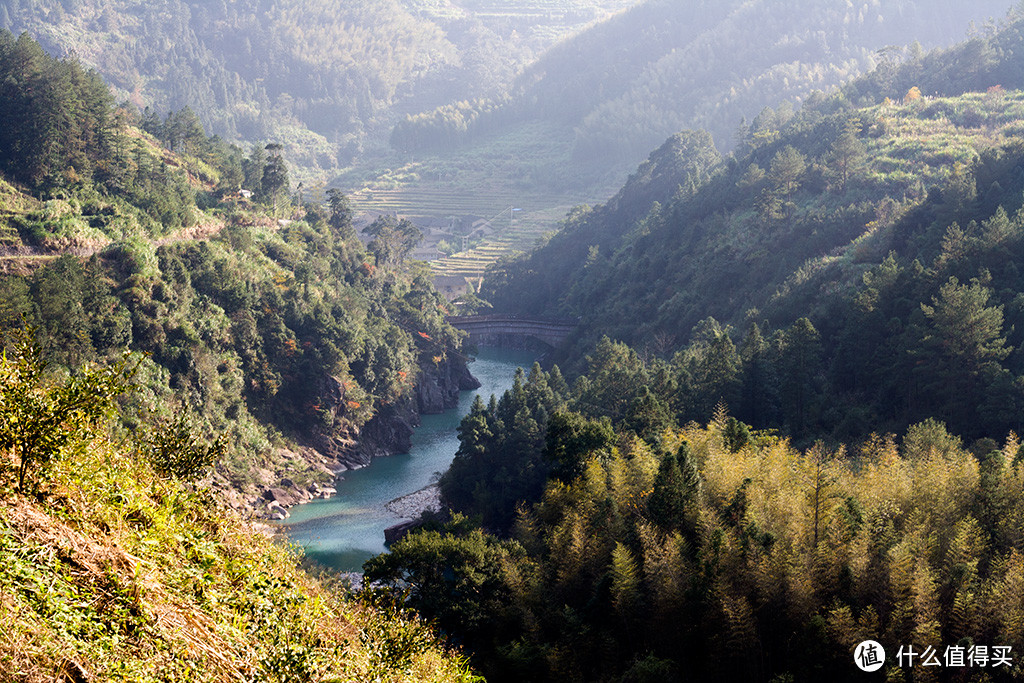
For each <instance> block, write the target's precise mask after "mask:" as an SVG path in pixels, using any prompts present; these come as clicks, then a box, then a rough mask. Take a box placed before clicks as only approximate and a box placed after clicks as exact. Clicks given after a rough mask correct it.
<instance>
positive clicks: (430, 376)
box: [416, 356, 480, 415]
mask: <svg viewBox="0 0 1024 683" xmlns="http://www.w3.org/2000/svg"><path fill="white" fill-rule="evenodd" d="M479 387H480V382H479V381H478V380H477V378H476V377H473V375H472V374H470V372H469V368H468V367H467V366H466V360H465V358H463V357H461V356H456V357H452V358H449V359H447V360H445V361H444V362H443V363H441V364H439V365H434V364H432V363H431V364H429V365H425V366H421V367H420V378H419V381H418V382H417V383H416V409H417V412H418V413H419V414H420V415H434V414H437V413H440V412H443V411H445V410H449V409H451V408H454V407H455V406H457V405H458V403H459V392H460V391H466V390H469V389H477V388H479Z"/></svg>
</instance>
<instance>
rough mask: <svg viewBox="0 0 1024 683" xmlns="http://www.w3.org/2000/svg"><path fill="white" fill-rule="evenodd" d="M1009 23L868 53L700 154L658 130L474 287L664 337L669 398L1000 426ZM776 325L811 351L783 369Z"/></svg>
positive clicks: (1012, 107)
mask: <svg viewBox="0 0 1024 683" xmlns="http://www.w3.org/2000/svg"><path fill="white" fill-rule="evenodd" d="M1022 29H1024V22H1022V20H1020V19H1015V20H1014V21H1013V22H1012V23H1010V24H1009V25H1007V26H1006V27H1004V28H1003V29H1002V30H1001V31H999V32H997V33H996V34H994V35H992V36H990V37H988V38H980V37H978V38H975V39H972V40H970V41H968V42H967V43H965V44H963V45H961V46H959V47H957V48H955V49H952V50H949V51H944V52H939V53H934V54H931V55H929V56H927V57H919V58H916V59H911V60H909V61H907V62H906V63H904V64H902V65H900V66H898V67H897V66H895V65H894V66H892V67H882V68H879V69H878V70H876V71H875V72H873V73H872V74H871V75H870V76H868V77H865V78H864V79H861V80H859V81H855V82H853V83H851V84H849V85H848V86H846V87H844V88H843V89H842V90H841V91H840V92H838V93H837V94H835V95H834V96H832V97H831V98H828V99H820V98H819V99H818V100H817V101H816V102H815V103H812V104H810V105H808V106H805V107H804V109H803V111H802V112H801V113H800V114H799V115H797V116H795V117H792V118H788V116H785V115H783V116H780V114H779V112H773V111H766V112H764V113H763V114H762V115H761V116H760V117H758V120H757V121H755V124H754V126H753V127H752V128H751V129H750V130H749V131H748V132H747V135H746V136H745V137H744V139H743V140H742V148H741V153H740V154H739V155H738V156H735V157H732V158H730V159H729V160H728V161H727V162H721V163H718V165H717V166H716V163H715V162H716V154H715V151H714V148H713V147H712V145H711V140H710V138H709V137H708V136H707V135H706V134H704V135H701V134H686V135H680V136H676V137H674V138H672V139H670V140H669V141H668V142H667V143H666V144H665V145H663V146H662V147H661V148H660V149H659V150H657V151H656V152H655V153H654V154H652V156H651V158H650V159H649V160H648V161H647V162H646V163H645V164H644V165H642V166H641V167H640V169H639V170H638V172H637V173H636V174H635V175H634V177H633V178H631V180H630V182H629V183H627V185H626V186H625V187H624V188H623V190H622V191H621V192H620V193H619V194H618V195H617V196H616V197H614V198H613V199H612V200H611V201H609V202H608V203H607V204H606V205H604V206H599V207H595V208H593V209H579V210H577V211H575V212H574V213H573V214H571V215H570V217H569V218H568V220H567V222H566V225H565V227H564V228H563V230H562V231H561V232H560V233H558V234H557V235H555V236H554V237H553V238H552V239H551V240H550V241H549V242H548V243H547V244H546V245H545V246H544V247H543V248H541V249H539V250H538V251H537V252H535V253H534V254H532V255H530V256H527V257H524V258H523V259H521V260H520V261H518V262H513V263H510V264H507V265H506V266H504V267H503V268H499V269H498V270H497V271H496V272H495V273H494V275H493V277H492V278H490V280H489V285H488V286H489V289H488V291H487V292H486V293H485V295H486V296H490V297H491V298H492V299H493V301H494V303H495V305H496V307H497V308H498V309H499V310H503V311H509V312H529V313H531V314H543V313H548V314H559V315H572V316H581V319H582V322H583V324H584V329H585V332H583V333H582V334H583V336H582V338H581V339H580V340H579V344H578V346H577V347H576V351H575V353H576V354H577V355H576V356H575V358H579V354H580V352H581V351H583V350H585V349H586V348H589V347H590V345H591V344H593V343H594V342H595V341H596V339H597V337H598V336H600V335H601V334H607V335H610V336H612V337H613V338H616V339H621V340H623V341H626V342H628V343H630V344H634V345H636V346H637V347H639V348H644V349H646V350H647V352H648V353H649V354H654V355H666V354H667V355H671V354H672V353H673V352H674V351H676V350H679V349H684V351H683V352H682V353H680V354H679V355H678V356H677V357H676V358H675V359H673V360H672V364H673V367H674V368H675V370H674V373H675V374H676V377H677V380H678V382H679V386H680V388H681V389H682V390H683V394H686V393H687V392H689V393H690V396H691V397H690V398H683V397H682V396H681V395H677V396H676V397H675V398H673V399H672V401H675V402H676V403H675V405H674V407H675V409H676V410H677V411H678V413H679V414H680V415H681V416H686V417H688V418H692V419H705V418H706V412H707V410H708V405H709V402H710V405H711V406H713V405H714V403H715V402H716V401H717V400H719V399H721V400H725V401H726V402H727V403H728V404H729V405H730V407H733V408H734V409H735V410H736V411H737V416H738V417H741V418H742V419H744V420H747V421H752V422H754V423H755V424H756V425H757V426H759V427H765V426H777V427H784V428H786V429H788V430H789V432H790V433H791V434H797V435H801V434H802V435H807V434H821V433H834V434H836V435H838V436H842V437H855V436H857V435H863V434H864V433H866V432H868V431H871V430H876V429H902V428H904V427H905V426H906V425H907V424H910V423H913V422H916V421H920V420H923V419H925V418H928V417H935V418H937V419H942V420H944V421H946V422H947V423H948V424H949V426H950V428H951V429H952V430H953V431H954V432H955V433H959V434H965V435H970V436H974V437H976V436H982V435H993V434H995V435H999V434H1005V432H1006V431H1007V430H1009V429H1014V430H1017V431H1019V430H1020V429H1021V428H1022V426H1024V425H1022V424H1021V423H1020V420H1019V414H1020V413H1019V411H1017V408H1016V406H1017V405H1019V402H1020V400H1021V398H1022V396H1024V395H1022V394H1021V386H1022V383H1021V380H1020V377H1021V374H1022V371H1024V368H1022V367H1021V366H1020V361H1021V358H1022V356H1021V353H1020V351H1019V348H1020V344H1021V341H1022V339H1021V338H1020V336H1019V331H1020V329H1021V323H1020V321H1019V320H1018V317H1019V316H1020V314H1021V313H1020V311H1021V304H1020V302H1021V298H1020V295H1021V292H1022V291H1024V285H1022V283H1021V282H1020V281H1019V278H1018V276H1017V265H1016V264H1017V263H1018V262H1019V258H1020V256H1021V254H1019V250H1020V248H1021V241H1020V230H1021V225H1022V220H1024V219H1022V215H1021V214H1019V213H1018V212H1019V210H1020V208H1021V203H1022V199H1021V192H1022V190H1024V181H1022V178H1021V167H1022V163H1024V147H1022V145H1021V138H1020V120H1021V118H1022V114H1024V110H1022V106H1024V99H1022V95H1021V94H1020V92H1019V91H1018V90H1016V88H1019V87H1021V86H1022V85H1024V84H1022V83H1021V73H1022V70H1021V68H1020V59H1021V55H1022V54H1024V51H1022V47H1024V43H1022ZM964 74H970V77H967V76H964ZM965 88H970V89H972V90H980V91H981V92H973V93H965V94H961V95H957V93H961V92H964V90H965ZM922 91H925V92H932V93H934V92H939V93H943V94H944V96H934V95H933V96H921V94H920V93H921V92H922ZM896 92H898V93H900V96H899V98H898V101H894V99H897V98H891V96H892V94H893V93H896ZM890 98H891V99H890ZM865 99H867V100H871V101H874V102H878V104H874V105H873V106H870V107H862V108H857V107H855V106H854V105H853V102H858V101H864V100H865ZM801 320H803V321H804V322H801ZM968 321H973V322H968ZM808 326H809V327H808ZM801 327H803V328H805V329H803V331H802V332H801V331H800V329H799V328H801ZM794 335H795V337H794ZM796 337H801V338H804V337H806V340H805V341H806V343H808V344H811V346H810V347H809V349H808V352H810V353H812V354H813V355H814V361H813V363H810V364H809V365H808V364H806V363H805V364H804V365H803V366H802V367H803V369H802V370H801V372H804V373H806V376H805V379H804V380H801V382H798V383H797V384H796V385H793V384H791V383H790V380H786V379H785V377H786V373H787V372H789V371H788V370H786V367H788V366H787V364H788V363H790V362H791V361H789V360H786V358H787V353H788V352H787V351H786V349H787V348H789V347H790V345H791V343H796V341H795V339H796ZM954 339H959V341H954ZM751 345H753V346H751ZM769 359H771V360H770V362H769ZM766 363H767V365H765V364H766ZM751 364H753V365H751ZM752 372H753V373H755V374H756V373H759V372H766V373H768V374H767V375H766V376H765V377H761V378H760V379H756V378H754V377H753V376H752V375H751V374H750V373H752ZM786 386H790V387H791V389H792V391H791V392H790V393H789V394H786V392H787V391H788V390H786V389H785V387H786ZM685 387H689V388H688V389H684V388H685ZM798 387H803V388H802V389H800V390H799V391H797V388H798ZM780 391H781V392H782V394H783V395H788V396H789V397H790V398H789V399H787V400H780V398H779V396H780V394H779V392H780ZM751 392H754V393H751ZM758 392H761V393H758ZM794 392H795V393H794ZM698 397H702V398H698ZM790 400H792V401H796V403H793V404H790V403H789V401H790ZM740 406H743V407H742V408H741V407H740ZM833 430H838V431H833Z"/></svg>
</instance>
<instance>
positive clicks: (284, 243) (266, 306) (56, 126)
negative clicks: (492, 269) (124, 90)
mask: <svg viewBox="0 0 1024 683" xmlns="http://www.w3.org/2000/svg"><path fill="white" fill-rule="evenodd" d="M0 90H2V93H0V107H2V114H0V115H2V118H3V121H4V125H3V127H2V130H0V350H2V353H0V617H2V619H3V621H4V624H5V626H4V634H3V636H2V637H0V680H4V681H22V682H26V681H28V682H36V681H39V682H42V681H54V680H65V681H92V680H132V681H154V680H190V681H193V680H195V681H229V680H235V681H237V680H260V681H280V682H284V681H310V680H337V681H352V682H355V681H367V680H392V681H412V680H415V681H434V682H435V683H448V682H449V681H462V682H464V683H472V682H474V681H478V680H480V679H479V677H477V676H476V675H475V674H474V673H473V672H472V671H471V669H470V668H469V667H468V665H467V662H466V658H465V657H464V656H463V655H461V654H460V653H458V652H456V651H454V650H453V649H452V648H451V647H450V645H448V644H447V643H445V642H444V641H443V640H442V639H441V638H440V637H439V636H438V634H437V633H436V631H435V630H434V629H433V627H432V626H431V625H430V624H428V623H425V622H424V621H423V620H422V619H421V618H419V616H418V615H416V614H414V613H412V612H410V611H409V610H408V608H407V607H406V606H405V605H403V604H401V602H400V601H398V600H396V599H394V598H393V597H390V596H387V595H383V594H376V593H373V592H369V591H368V592H365V593H362V594H356V593H355V592H353V591H350V590H349V586H348V585H347V584H345V583H342V582H339V580H338V579H337V577H332V576H322V577H320V578H315V577H314V576H313V575H312V574H310V573H309V572H308V570H307V569H303V568H302V567H301V566H300V557H299V554H298V553H297V552H296V551H295V550H294V549H292V548H290V547H288V546H287V545H286V544H282V543H278V542H276V541H275V540H274V539H273V538H272V536H271V534H268V531H267V528H266V527H265V526H262V525H255V524H253V523H251V522H250V521H247V520H248V519H250V518H253V517H256V518H262V517H265V516H266V515H267V514H268V512H273V511H274V508H273V507H270V508H269V509H268V506H267V503H268V498H267V496H265V495H261V494H263V493H264V492H265V491H267V490H268V487H271V486H272V487H274V488H275V491H283V492H284V493H283V494H282V495H283V496H285V497H286V498H287V497H288V496H292V497H293V499H292V502H294V500H300V499H301V497H300V496H299V495H298V494H299V493H302V492H306V493H305V495H306V497H308V495H309V494H308V491H309V490H310V486H311V484H317V483H320V484H328V483H331V482H333V478H334V476H335V472H334V470H336V469H337V468H338V467H339V466H343V465H344V464H345V463H348V464H353V463H358V462H359V460H360V459H363V460H364V461H365V459H368V458H369V456H370V455H372V454H378V453H380V452H387V451H388V450H389V449H394V448H395V447H396V444H394V443H392V442H389V441H388V440H387V438H386V436H387V432H388V430H389V429H390V430H392V431H396V430H397V431H401V430H400V429H397V428H396V426H395V425H396V423H398V424H399V425H400V426H402V427H404V428H405V429H407V430H408V429H410V427H409V425H408V424H407V423H406V422H402V420H406V421H410V420H413V419H414V418H415V412H416V410H417V409H425V408H429V409H434V410H437V409H440V408H441V407H442V406H437V405H434V406H424V405H423V404H422V401H421V400H420V399H419V397H418V395H417V391H416V388H417V386H418V385H420V384H421V383H422V382H423V381H424V380H423V379H422V377H423V376H424V375H425V374H429V375H430V376H431V377H433V378H435V379H437V378H441V377H443V376H444V375H445V373H444V371H443V368H446V367H447V368H456V371H453V372H452V373H449V374H450V375H456V376H457V375H458V374H459V373H458V371H457V369H459V368H461V370H462V372H463V374H464V370H465V366H464V361H463V360H462V359H463V357H462V355H461V353H460V349H461V343H462V341H461V337H460V334H459V333H458V332H457V331H456V330H454V329H453V328H451V327H449V326H448V325H447V324H445V323H444V319H443V313H444V310H443V306H444V305H445V304H444V302H443V301H442V300H441V298H440V297H439V296H438V295H437V293H436V292H435V291H434V290H433V288H432V287H431V286H430V284H429V279H428V277H427V276H426V274H425V271H424V270H423V269H422V268H410V267H409V264H407V263H406V261H405V258H406V256H407V255H408V250H409V249H410V248H411V245H410V244H409V232H410V230H409V225H408V224H407V222H406V221H388V220H382V221H380V222H379V224H378V225H376V227H375V229H374V231H373V232H374V239H373V240H372V241H370V243H369V244H368V245H365V246H364V245H363V244H362V242H360V241H359V240H358V239H357V237H356V235H355V232H354V230H353V228H352V226H351V209H350V207H349V206H348V202H347V199H346V197H345V196H344V195H343V194H342V193H340V192H337V191H332V192H330V193H328V195H327V197H326V202H324V201H321V198H316V199H315V201H305V200H304V198H303V196H302V192H301V188H296V192H295V193H294V194H293V192H292V188H291V183H290V182H289V177H288V173H289V166H288V163H287V162H286V161H285V159H284V157H283V153H282V147H281V145H279V144H275V143H271V144H269V145H266V147H265V148H264V147H261V146H256V147H254V148H253V149H252V150H251V151H250V153H249V154H248V155H246V154H245V153H243V151H242V150H241V149H239V148H238V147H235V146H233V145H229V144H226V143H225V142H224V141H223V140H221V139H220V138H216V137H213V138H211V137H208V136H207V135H206V134H205V132H204V131H203V128H202V126H201V124H200V123H199V119H198V117H197V116H196V114H194V113H193V112H192V110H191V109H189V108H184V109H181V110H178V111H175V112H171V113H170V114H168V115H167V116H166V117H160V116H157V115H155V114H154V113H153V112H152V111H146V112H139V111H137V110H134V109H133V108H131V107H130V105H125V106H121V107H114V106H113V97H112V95H111V93H110V92H109V90H108V89H107V87H106V86H105V84H104V83H103V81H102V80H101V79H100V77H99V76H98V75H97V74H96V72H94V71H90V70H86V69H85V68H83V66H82V65H81V64H80V62H79V61H78V60H77V59H75V58H65V59H57V58H54V57H52V56H50V55H48V54H46V52H44V51H43V49H42V48H41V47H40V45H39V44H38V43H36V42H35V41H34V40H33V39H32V38H31V37H30V36H29V35H28V34H27V33H26V34H22V35H21V36H19V37H17V38H16V37H15V36H14V35H12V34H11V33H10V32H8V31H5V30H0ZM467 376H468V375H467ZM456 389H457V387H456ZM418 404H419V405H418ZM357 438H359V439H361V440H362V442H363V443H362V445H361V447H362V448H364V449H366V448H370V449H371V450H372V452H359V451H358V449H357V446H359V444H357V443H356V439H357ZM314 449H319V450H314ZM318 453H319V454H318ZM353 458H354V459H355V460H353ZM312 488H313V489H314V490H315V488H316V487H315V486H313V487H312ZM271 501H272V503H273V504H274V505H276V506H277V508H276V509H277V510H278V511H279V512H280V513H282V514H283V510H282V509H281V498H280V497H279V496H277V494H275V496H274V497H272V498H271ZM287 502H288V500H287V499H286V500H285V503H287ZM230 508H234V509H233V510H232V509H230Z"/></svg>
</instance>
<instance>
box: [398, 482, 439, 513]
mask: <svg viewBox="0 0 1024 683" xmlns="http://www.w3.org/2000/svg"><path fill="white" fill-rule="evenodd" d="M384 509H386V510H387V511H388V512H391V513H392V514H395V515H398V516H399V517H401V518H402V519H408V520H416V519H419V518H420V516H421V515H422V514H423V513H424V512H440V511H441V489H440V487H438V485H437V484H429V485H428V486H424V487H423V488H421V489H420V490H419V491H413V492H412V493H409V494H407V495H404V496H399V497H398V498H395V499H394V500H392V501H390V502H388V503H387V504H386V505H384Z"/></svg>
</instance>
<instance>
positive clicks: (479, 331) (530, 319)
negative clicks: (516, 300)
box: [446, 315, 577, 348]
mask: <svg viewBox="0 0 1024 683" xmlns="http://www.w3.org/2000/svg"><path fill="white" fill-rule="evenodd" d="M446 320H447V321H448V323H449V324H450V325H451V326H452V327H456V328H458V329H460V330H464V331H466V332H468V333H469V338H470V339H471V340H473V341H475V342H477V343H487V342H490V343H495V342H497V343H501V341H502V340H506V339H509V338H513V339H514V338H519V339H524V338H525V339H534V340H537V341H539V342H541V343H542V344H544V345H546V346H549V347H551V348H557V347H559V346H561V344H562V343H563V342H564V341H565V340H566V339H567V338H568V337H569V335H570V334H571V333H572V331H573V330H575V329H576V326H577V322H576V321H575V320H572V319H569V318H539V317H534V316H509V315H454V316H449V317H448V318H446Z"/></svg>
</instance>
